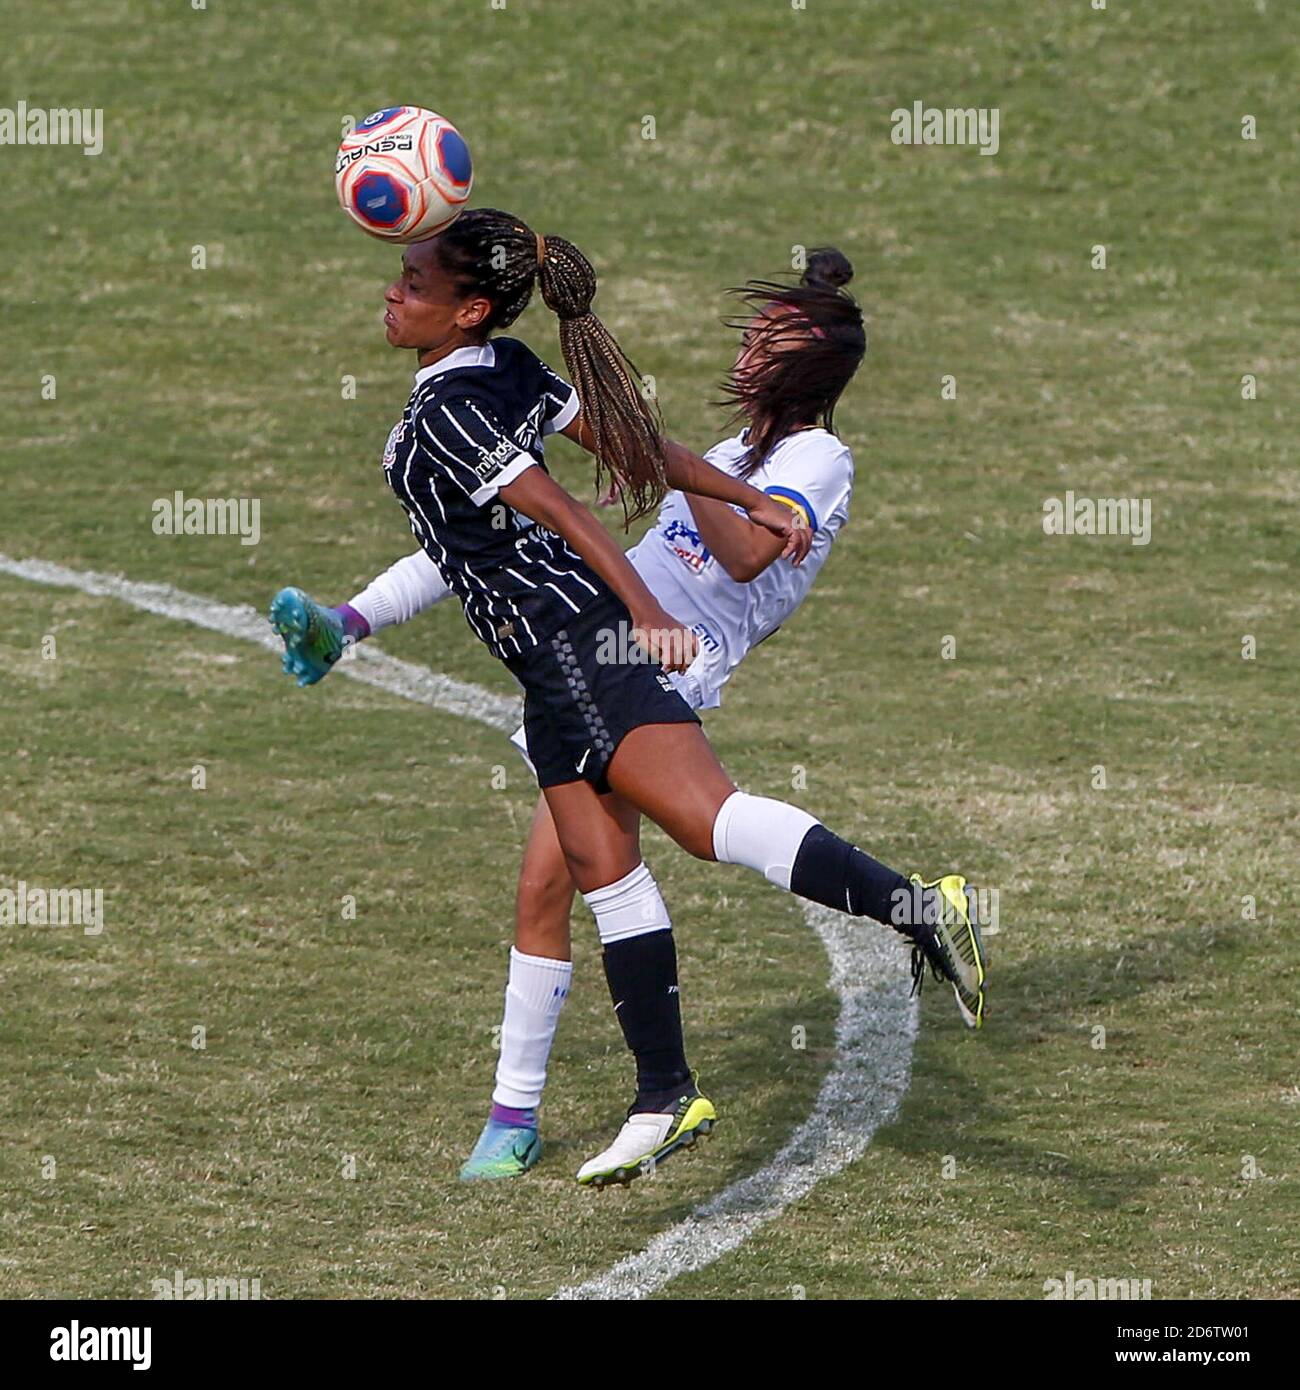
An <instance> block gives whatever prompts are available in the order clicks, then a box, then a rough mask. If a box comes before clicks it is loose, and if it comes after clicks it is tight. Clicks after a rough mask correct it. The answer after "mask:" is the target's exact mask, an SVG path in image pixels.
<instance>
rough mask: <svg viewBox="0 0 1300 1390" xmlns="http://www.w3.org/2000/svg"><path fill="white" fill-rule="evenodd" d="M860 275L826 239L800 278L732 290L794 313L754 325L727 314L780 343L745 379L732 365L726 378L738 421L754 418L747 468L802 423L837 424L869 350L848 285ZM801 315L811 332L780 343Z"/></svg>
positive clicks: (759, 304) (733, 323)
mask: <svg viewBox="0 0 1300 1390" xmlns="http://www.w3.org/2000/svg"><path fill="white" fill-rule="evenodd" d="M852 279H853V266H852V265H851V264H850V262H849V259H848V257H847V256H845V255H844V254H843V253H842V252H840V251H837V250H836V249H835V248H834V247H833V246H820V247H817V248H816V249H815V250H814V251H812V252H811V253H810V254H809V256H808V268H807V269H806V270H805V271H804V272H803V277H802V278H801V280H800V281H799V283H798V284H782V283H780V282H778V281H775V280H747V281H746V282H745V283H744V284H743V285H739V286H737V287H736V288H734V289H730V290H728V291H727V293H728V294H731V295H735V296H736V298H738V299H739V300H741V301H742V302H743V303H744V304H746V305H748V306H749V309H750V311H751V313H754V314H761V313H762V312H763V310H764V309H767V308H768V307H770V306H771V305H772V304H783V305H786V306H787V307H788V308H789V309H790V310H791V313H790V314H788V315H783V316H781V317H780V318H777V319H773V320H770V321H769V322H767V323H765V324H760V325H759V326H757V327H755V326H754V325H752V324H750V323H749V322H748V320H746V319H728V320H727V321H726V322H727V326H728V327H729V328H738V329H740V330H741V331H747V332H750V333H755V332H757V333H770V334H772V335H773V339H774V344H775V350H774V351H773V352H772V353H771V354H770V355H769V356H768V358H767V360H766V361H764V362H762V363H761V364H759V365H758V366H756V367H754V368H753V369H752V370H751V371H749V372H747V373H746V375H745V378H744V379H743V380H740V379H738V378H737V376H736V374H735V372H734V371H733V372H732V373H731V375H730V376H729V377H728V378H727V380H726V381H725V382H723V384H722V393H723V400H722V401H720V402H719V404H721V405H723V406H724V407H726V408H729V409H730V410H731V411H732V412H733V415H732V419H733V421H739V420H741V419H744V418H748V419H749V421H750V428H749V436H748V445H749V451H748V453H747V454H746V456H745V461H744V464H743V467H742V469H741V473H742V476H745V477H747V476H748V475H749V474H750V473H752V472H753V471H754V470H755V469H756V468H758V467H759V465H760V464H761V463H762V462H763V460H764V459H765V458H766V457H767V455H768V454H769V453H770V452H771V450H772V449H773V447H774V446H775V445H776V444H778V443H779V442H780V441H781V440H782V439H784V438H785V436H786V435H787V434H789V433H790V432H791V430H793V429H796V428H797V427H799V426H801V425H813V424H817V425H821V427H822V428H823V429H826V430H831V431H833V430H834V427H835V404H836V402H837V401H838V400H839V398H840V396H841V395H842V394H843V392H844V388H845V387H846V386H847V385H848V384H849V382H850V381H851V380H852V379H853V374H854V373H855V372H856V371H857V370H858V367H859V365H860V364H861V362H862V358H863V356H864V355H865V353H866V350H867V330H866V327H865V325H864V324H863V321H862V310H861V309H860V308H859V307H858V304H857V301H856V300H855V299H854V298H853V296H852V295H851V294H849V292H848V291H847V290H846V289H845V288H844V287H845V286H846V285H847V284H848V283H849V281H850V280H852ZM797 320H802V321H803V323H802V325H800V326H803V327H806V328H808V329H811V336H808V337H806V338H802V339H801V340H800V341H799V342H798V343H797V344H794V345H791V344H789V343H788V342H787V343H781V342H780V339H781V337H782V335H783V334H788V333H789V330H790V328H791V327H792V326H793V325H794V324H795V323H797Z"/></svg>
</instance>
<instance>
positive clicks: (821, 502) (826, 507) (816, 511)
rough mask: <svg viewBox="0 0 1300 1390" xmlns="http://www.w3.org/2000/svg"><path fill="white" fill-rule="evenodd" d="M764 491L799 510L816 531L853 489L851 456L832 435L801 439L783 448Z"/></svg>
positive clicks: (844, 502)
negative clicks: (791, 446)
mask: <svg viewBox="0 0 1300 1390" xmlns="http://www.w3.org/2000/svg"><path fill="white" fill-rule="evenodd" d="M763 491H764V492H765V493H767V495H768V496H769V497H775V498H776V500H777V501H778V502H784V503H785V505H786V506H787V507H789V508H791V510H793V511H795V512H798V513H799V514H800V515H801V516H802V517H803V518H804V520H805V521H807V523H808V525H809V526H810V527H811V528H812V530H813V532H814V533H816V532H817V531H819V530H821V528H822V525H823V523H824V522H826V521H827V520H828V519H829V518H830V517H831V516H832V515H833V514H834V513H835V512H836V511H838V510H839V508H841V507H842V506H844V505H845V504H846V503H847V502H848V499H849V497H850V495H851V494H852V492H853V455H852V453H851V452H850V451H849V449H848V447H847V445H844V444H841V443H840V441H839V440H838V439H836V438H834V436H831V437H829V438H828V437H827V436H825V435H814V436H812V437H810V438H808V439H807V440H806V442H805V441H804V440H800V441H799V442H798V443H797V444H796V445H795V446H794V447H793V448H787V449H785V450H783V451H782V457H781V458H780V459H779V461H778V462H777V463H776V464H775V466H774V467H773V468H772V469H771V471H770V473H769V475H768V480H767V483H766V485H765V486H764V487H763Z"/></svg>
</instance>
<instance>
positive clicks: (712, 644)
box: [691, 623, 721, 652]
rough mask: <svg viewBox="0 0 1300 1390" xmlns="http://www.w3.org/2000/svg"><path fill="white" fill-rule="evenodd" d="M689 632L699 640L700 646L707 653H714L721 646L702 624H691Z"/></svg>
mask: <svg viewBox="0 0 1300 1390" xmlns="http://www.w3.org/2000/svg"><path fill="white" fill-rule="evenodd" d="M691 631H692V632H693V633H694V634H695V635H696V636H697V637H698V638H699V639H700V646H702V647H703V648H704V650H705V651H708V652H716V651H718V650H719V648H720V646H721V644H720V643H719V641H718V639H717V638H716V637H715V636H714V635H713V634H712V633H711V632H710V631H709V629H708V628H707V627H705V626H704V624H703V623H692V624H691Z"/></svg>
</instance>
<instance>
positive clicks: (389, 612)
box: [348, 550, 451, 634]
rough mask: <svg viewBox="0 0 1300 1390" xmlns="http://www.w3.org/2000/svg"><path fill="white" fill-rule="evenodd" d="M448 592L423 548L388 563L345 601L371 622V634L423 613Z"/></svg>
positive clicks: (441, 599)
mask: <svg viewBox="0 0 1300 1390" xmlns="http://www.w3.org/2000/svg"><path fill="white" fill-rule="evenodd" d="M450 593H451V590H450V589H449V588H448V587H447V585H446V583H445V581H444V580H443V577H442V575H441V573H439V570H438V566H437V565H435V564H434V563H433V561H432V560H430V559H429V557H428V556H427V555H426V554H425V553H424V551H423V550H417V551H415V552H414V554H411V555H403V556H402V558H401V559H400V560H398V561H397V562H396V563H395V564H392V565H389V567H388V568H387V569H386V570H385V571H384V572H383V574H381V575H380V576H379V577H378V578H377V579H372V580H371V581H370V583H369V584H367V585H366V587H365V588H364V589H362V591H361V592H360V593H359V594H358V595H357V596H356V597H355V598H351V599H349V600H348V603H349V605H350V606H351V607H353V608H355V609H356V610H357V612H358V613H360V614H361V616H362V617H363V618H364V619H365V620H366V622H368V623H369V624H370V631H371V633H372V634H374V633H376V632H378V631H379V629H380V628H381V627H392V626H393V625H394V624H395V623H404V622H406V621H407V620H408V619H410V618H413V617H415V615H416V614H417V613H423V612H424V610H425V609H426V608H432V607H433V605H434V604H435V603H441V602H442V601H443V599H445V598H446V597H447V595H448V594H450Z"/></svg>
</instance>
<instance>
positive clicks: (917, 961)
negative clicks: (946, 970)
mask: <svg viewBox="0 0 1300 1390" xmlns="http://www.w3.org/2000/svg"><path fill="white" fill-rule="evenodd" d="M927 965H928V966H929V967H930V973H931V974H932V975H933V976H934V978H935V979H936V980H942V979H943V978H944V976H943V972H942V971H941V970H940V969H939V967H938V966H937V965H936V964H935V963H934V961H932V960H931V959H930V958H929V956H927V955H926V954H925V952H924V951H923V950H922V949H921V947H920V946H913V947H912V988H911V990H909V991H908V998H909V999H910V998H912V997H913V996H914V995H917V994H920V992H921V986H922V985H923V984H924V983H925V967H926V966H927Z"/></svg>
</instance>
